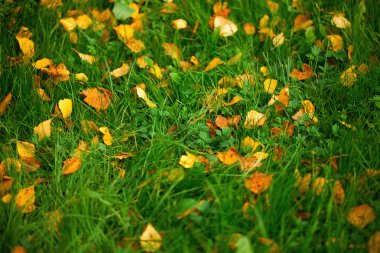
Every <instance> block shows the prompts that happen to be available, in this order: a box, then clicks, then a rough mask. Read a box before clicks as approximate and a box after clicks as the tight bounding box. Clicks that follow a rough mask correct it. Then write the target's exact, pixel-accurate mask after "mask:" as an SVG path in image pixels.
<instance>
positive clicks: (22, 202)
mask: <svg viewBox="0 0 380 253" xmlns="http://www.w3.org/2000/svg"><path fill="white" fill-rule="evenodd" d="M15 201H16V207H17V208H18V209H21V211H22V212H23V213H30V212H32V211H33V210H34V209H35V208H36V206H35V205H34V201H35V193H34V185H32V186H30V187H27V188H23V189H21V190H20V191H19V192H18V193H17V195H16V198H15Z"/></svg>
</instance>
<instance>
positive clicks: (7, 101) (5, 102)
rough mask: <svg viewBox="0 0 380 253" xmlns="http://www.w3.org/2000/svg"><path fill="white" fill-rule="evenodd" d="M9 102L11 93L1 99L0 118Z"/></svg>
mask: <svg viewBox="0 0 380 253" xmlns="http://www.w3.org/2000/svg"><path fill="white" fill-rule="evenodd" d="M11 101H12V93H11V92H9V93H8V94H7V96H6V97H5V98H4V99H3V101H1V103H0V116H2V115H3V114H4V113H5V111H6V110H7V107H8V105H9V104H10V102H11Z"/></svg>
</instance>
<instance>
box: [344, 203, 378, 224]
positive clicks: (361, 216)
mask: <svg viewBox="0 0 380 253" xmlns="http://www.w3.org/2000/svg"><path fill="white" fill-rule="evenodd" d="M346 218H347V221H348V222H349V223H351V224H352V225H354V226H355V227H357V228H361V229H362V228H365V227H366V226H367V225H368V224H369V223H371V222H372V221H374V220H375V218H376V213H375V211H374V210H373V208H372V207H371V206H369V205H367V204H362V205H359V206H356V207H353V208H352V209H351V210H350V212H349V213H348V215H347V217H346Z"/></svg>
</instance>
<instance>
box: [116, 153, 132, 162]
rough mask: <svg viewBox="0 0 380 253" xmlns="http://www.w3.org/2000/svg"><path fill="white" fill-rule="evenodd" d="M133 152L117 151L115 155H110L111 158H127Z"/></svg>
mask: <svg viewBox="0 0 380 253" xmlns="http://www.w3.org/2000/svg"><path fill="white" fill-rule="evenodd" d="M132 156H133V154H132V153H129V152H122V153H119V154H117V155H114V156H112V157H113V158H116V159H119V160H123V159H127V158H130V157H132Z"/></svg>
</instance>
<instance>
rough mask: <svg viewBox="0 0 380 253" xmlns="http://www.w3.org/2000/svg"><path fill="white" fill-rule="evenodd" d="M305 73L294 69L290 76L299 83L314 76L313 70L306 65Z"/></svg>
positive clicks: (304, 65) (304, 67) (304, 66)
mask: <svg viewBox="0 0 380 253" xmlns="http://www.w3.org/2000/svg"><path fill="white" fill-rule="evenodd" d="M303 70H304V71H303V72H301V71H299V70H298V69H293V71H292V72H291V73H290V74H289V76H290V77H294V78H296V79H297V80H299V81H302V80H307V79H309V78H310V77H312V76H313V75H314V73H313V69H312V68H311V67H310V66H309V65H308V64H306V63H304V64H303Z"/></svg>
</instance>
